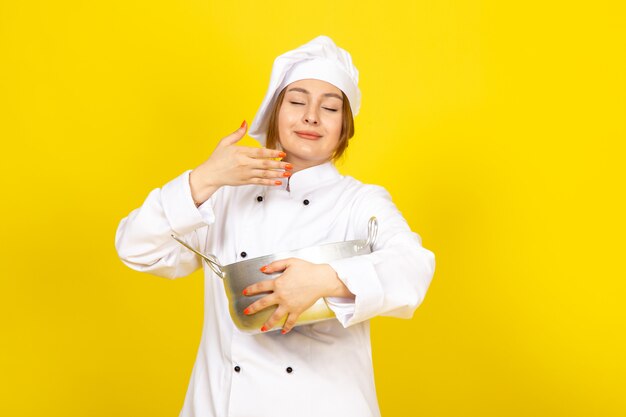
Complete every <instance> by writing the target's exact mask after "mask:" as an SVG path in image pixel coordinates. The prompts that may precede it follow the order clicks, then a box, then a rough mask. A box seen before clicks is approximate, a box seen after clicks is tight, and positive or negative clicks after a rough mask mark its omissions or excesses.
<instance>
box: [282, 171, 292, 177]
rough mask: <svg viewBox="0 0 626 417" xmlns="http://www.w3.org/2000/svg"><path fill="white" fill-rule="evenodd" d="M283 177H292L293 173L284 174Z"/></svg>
mask: <svg viewBox="0 0 626 417" xmlns="http://www.w3.org/2000/svg"><path fill="white" fill-rule="evenodd" d="M283 177H291V172H283Z"/></svg>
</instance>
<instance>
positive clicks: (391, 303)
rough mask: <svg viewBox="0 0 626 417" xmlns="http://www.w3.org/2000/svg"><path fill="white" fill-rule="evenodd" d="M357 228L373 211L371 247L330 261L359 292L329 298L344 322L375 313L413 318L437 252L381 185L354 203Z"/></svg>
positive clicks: (363, 225)
mask: <svg viewBox="0 0 626 417" xmlns="http://www.w3.org/2000/svg"><path fill="white" fill-rule="evenodd" d="M351 214H352V216H351V218H352V220H351V221H352V222H353V227H354V230H367V224H368V221H369V219H370V217H372V216H376V218H377V220H378V236H377V239H376V241H375V243H374V245H373V248H372V253H370V254H368V255H362V256H354V257H352V258H345V259H340V260H337V261H333V262H330V263H329V264H330V266H331V267H332V268H333V269H335V271H336V272H337V275H338V276H339V279H340V280H341V281H342V282H343V283H344V284H345V285H346V287H348V289H349V290H350V292H352V293H353V294H354V295H355V296H356V297H355V299H354V300H348V299H342V298H336V297H329V298H326V301H327V303H328V305H329V307H330V308H331V309H332V310H333V311H334V312H335V314H336V316H337V318H338V320H339V321H340V322H341V324H342V325H343V326H344V327H348V326H351V325H354V324H356V323H359V322H362V321H365V320H368V319H370V318H372V317H375V316H392V317H399V318H411V317H412V316H413V312H414V311H415V309H416V308H417V307H418V306H419V305H420V304H421V303H422V301H423V300H424V297H425V295H426V291H427V289H428V286H429V285H430V282H431V279H432V277H433V274H434V270H435V256H434V254H433V253H432V252H431V251H429V250H427V249H425V248H424V247H422V242H421V238H420V237H419V235H417V234H416V233H414V232H412V231H411V229H410V228H409V225H408V224H407V222H406V220H405V219H404V218H403V217H402V214H400V212H399V211H398V209H397V208H396V206H395V205H394V204H393V202H392V201H391V196H390V195H389V193H388V192H387V191H386V190H385V189H384V188H382V187H379V186H373V185H369V186H366V190H365V191H364V192H361V193H360V196H359V197H358V199H357V200H356V202H355V204H354V206H353V209H352V213H351Z"/></svg>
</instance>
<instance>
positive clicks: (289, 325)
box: [281, 313, 300, 334]
mask: <svg viewBox="0 0 626 417" xmlns="http://www.w3.org/2000/svg"><path fill="white" fill-rule="evenodd" d="M298 317H300V315H299V314H296V313H291V314H289V316H287V320H286V321H285V324H283V330H281V333H282V334H287V333H289V332H290V331H291V329H293V328H294V327H295V325H296V322H297V321H298Z"/></svg>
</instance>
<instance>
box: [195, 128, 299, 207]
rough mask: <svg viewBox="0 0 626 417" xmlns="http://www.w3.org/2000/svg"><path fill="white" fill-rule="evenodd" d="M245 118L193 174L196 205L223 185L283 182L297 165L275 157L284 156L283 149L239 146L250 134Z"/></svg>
mask: <svg viewBox="0 0 626 417" xmlns="http://www.w3.org/2000/svg"><path fill="white" fill-rule="evenodd" d="M247 127H248V125H247V124H246V122H245V120H244V122H243V123H242V124H241V127H240V128H239V129H237V130H235V131H234V132H233V133H231V134H230V135H228V136H226V137H225V138H223V139H222V140H221V141H220V142H219V143H218V144H217V146H216V147H215V150H214V151H213V153H212V154H211V156H210V157H209V159H207V160H206V161H205V162H203V163H202V164H201V165H199V166H198V167H197V168H196V169H194V170H193V171H191V173H190V174H189V185H190V186H191V195H192V197H193V200H194V202H195V203H196V205H200V204H202V203H204V202H205V201H206V200H208V199H209V197H211V196H212V195H213V193H214V192H215V191H217V189H218V188H219V187H221V186H223V185H246V184H257V185H270V186H272V185H273V186H276V185H281V184H282V181H281V180H280V179H284V178H285V177H289V176H290V175H291V172H289V170H291V169H293V167H292V166H291V164H289V163H287V162H282V161H275V160H273V159H272V158H284V157H285V156H286V154H285V153H284V152H281V151H277V150H274V149H267V148H253V147H247V146H237V145H236V143H237V142H239V141H240V140H241V138H243V137H244V135H245V134H246V130H247Z"/></svg>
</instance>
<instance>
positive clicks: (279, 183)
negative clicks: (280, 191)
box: [274, 181, 283, 185]
mask: <svg viewBox="0 0 626 417" xmlns="http://www.w3.org/2000/svg"><path fill="white" fill-rule="evenodd" d="M274 184H276V185H282V184H283V182H282V181H276V182H275V183H274Z"/></svg>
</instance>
